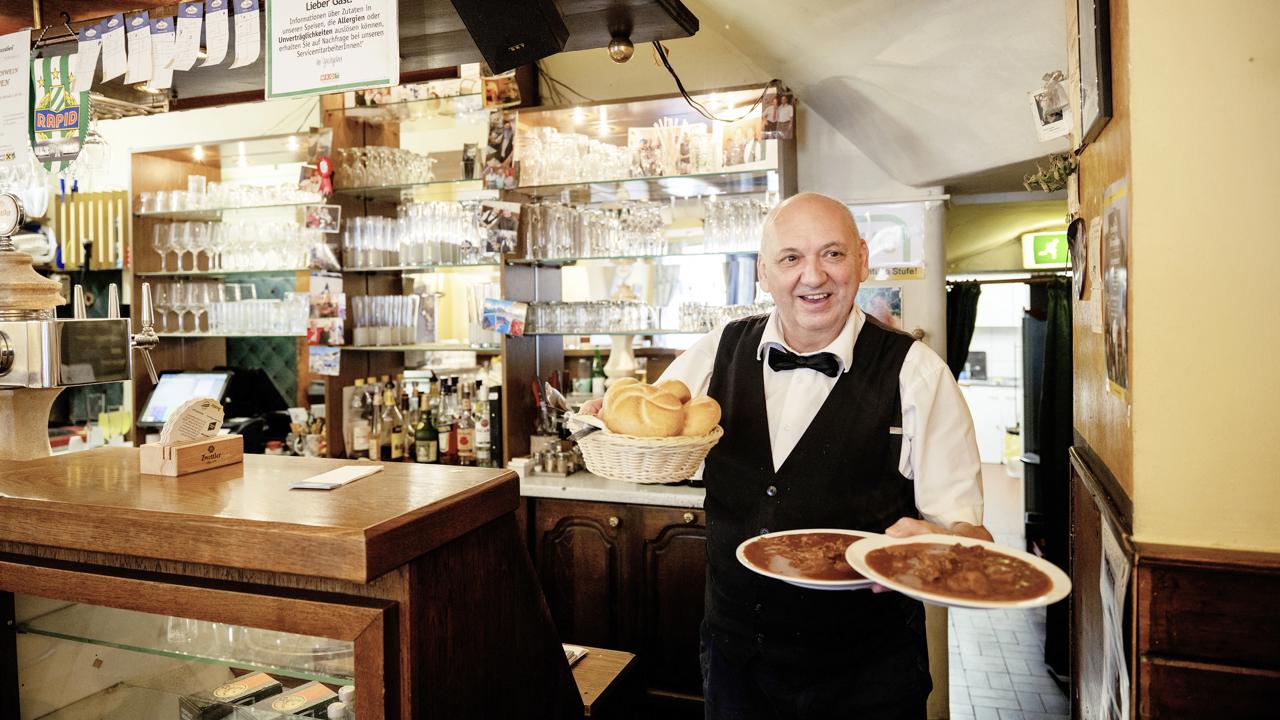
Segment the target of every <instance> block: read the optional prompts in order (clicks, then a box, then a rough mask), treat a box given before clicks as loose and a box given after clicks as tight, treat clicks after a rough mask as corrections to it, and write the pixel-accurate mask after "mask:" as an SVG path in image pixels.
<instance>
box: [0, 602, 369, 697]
mask: <svg viewBox="0 0 1280 720" xmlns="http://www.w3.org/2000/svg"><path fill="white" fill-rule="evenodd" d="M18 632H23V633H30V634H33V635H43V636H45V637H51V638H58V639H61V640H70V641H73V642H79V643H85V644H89V645H100V646H102V647H112V648H118V649H121V650H129V651H132V652H138V653H145V654H149V655H159V656H162V657H171V658H177V659H180V660H191V661H194V662H201V663H207V664H211V665H231V666H234V667H238V668H244V669H246V670H261V671H262V672H266V673H270V674H272V675H284V676H287V677H292V678H298V679H301V680H318V681H320V682H324V683H331V684H334V685H350V684H352V683H353V682H354V679H355V647H354V644H353V643H351V642H347V641H341V640H330V639H327V638H315V637H308V636H305V635H293V634H290V633H281V632H274V631H271V630H258V629H255V628H243V627H237V626H232V625H225V624H222V623H212V622H204V621H201V620H188V619H185V618H172V617H166V616H164V615H152V614H150V613H141V612H134V611H132V610H119V609H116V608H108V607H100V606H96V605H78V604H76V605H68V606H66V607H64V608H60V609H58V610H54V611H53V612H50V613H47V614H45V615H41V616H40V617H38V618H35V619H33V620H29V621H27V622H24V623H19V625H18Z"/></svg>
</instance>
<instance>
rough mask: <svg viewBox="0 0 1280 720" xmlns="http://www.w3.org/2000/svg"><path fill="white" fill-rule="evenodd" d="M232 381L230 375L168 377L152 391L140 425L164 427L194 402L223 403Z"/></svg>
mask: <svg viewBox="0 0 1280 720" xmlns="http://www.w3.org/2000/svg"><path fill="white" fill-rule="evenodd" d="M230 380H231V373H229V372H188V373H165V374H163V375H161V376H160V383H159V384H157V385H156V387H155V389H154V390H152V391H151V398H150V399H148V400H147V407H146V408H145V409H143V411H142V417H140V418H139V419H138V423H139V424H140V425H163V424H164V421H165V420H168V419H169V415H170V413H172V412H173V411H174V410H176V409H178V406H179V405H181V404H182V403H184V402H186V401H188V400H190V399H191V398H197V397H209V398H213V399H214V400H217V401H218V402H222V398H223V396H224V395H225V394H226V392H227V383H228V382H230Z"/></svg>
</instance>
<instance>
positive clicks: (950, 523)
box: [921, 505, 982, 530]
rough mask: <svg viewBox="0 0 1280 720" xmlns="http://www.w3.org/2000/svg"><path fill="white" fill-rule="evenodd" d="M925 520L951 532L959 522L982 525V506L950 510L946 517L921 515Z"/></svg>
mask: <svg viewBox="0 0 1280 720" xmlns="http://www.w3.org/2000/svg"><path fill="white" fill-rule="evenodd" d="M921 515H923V516H924V519H925V520H927V521H929V522H931V523H933V524H934V525H941V526H942V527H944V528H946V529H948V530H950V529H951V528H953V527H955V524H956V523H958V522H967V523H969V524H970V525H982V506H981V505H970V506H968V507H961V508H950V509H948V510H947V512H946V514H945V515H930V514H929V513H921Z"/></svg>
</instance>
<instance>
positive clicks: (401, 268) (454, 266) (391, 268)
mask: <svg viewBox="0 0 1280 720" xmlns="http://www.w3.org/2000/svg"><path fill="white" fill-rule="evenodd" d="M500 266H501V263H499V262H498V261H496V260H495V261H493V262H482V263H450V264H440V265H387V266H384V267H357V268H343V269H342V272H349V273H380V272H405V273H408V272H431V271H440V270H467V269H475V268H497V267H500Z"/></svg>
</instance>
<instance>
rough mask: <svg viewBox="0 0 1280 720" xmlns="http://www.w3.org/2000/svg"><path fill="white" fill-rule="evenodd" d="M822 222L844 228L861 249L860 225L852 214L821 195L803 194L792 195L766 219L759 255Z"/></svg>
mask: <svg viewBox="0 0 1280 720" xmlns="http://www.w3.org/2000/svg"><path fill="white" fill-rule="evenodd" d="M814 222H819V223H821V224H824V225H831V224H832V223H834V224H835V226H836V227H838V228H842V229H843V231H844V232H845V233H847V235H848V237H849V238H850V239H851V241H852V243H853V247H855V248H861V247H862V236H860V235H859V234H858V224H857V223H855V222H854V221H853V213H851V212H849V208H848V207H847V206H846V205H845V204H844V203H842V202H840V201H839V200H836V199H835V198H833V197H830V196H827V195H823V194H822V193H815V192H803V193H800V194H798V195H793V196H791V197H789V198H787V199H786V200H783V201H782V202H781V203H778V205H776V206H775V207H774V208H773V209H772V210H770V211H769V214H768V215H766V216H765V219H764V232H763V234H762V236H761V238H760V252H761V253H768V252H771V251H773V250H775V249H776V248H778V247H780V246H779V245H778V240H779V239H780V238H785V237H786V236H788V235H789V234H791V233H793V232H804V231H805V227H804V226H807V225H811V224H813V223H814Z"/></svg>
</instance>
